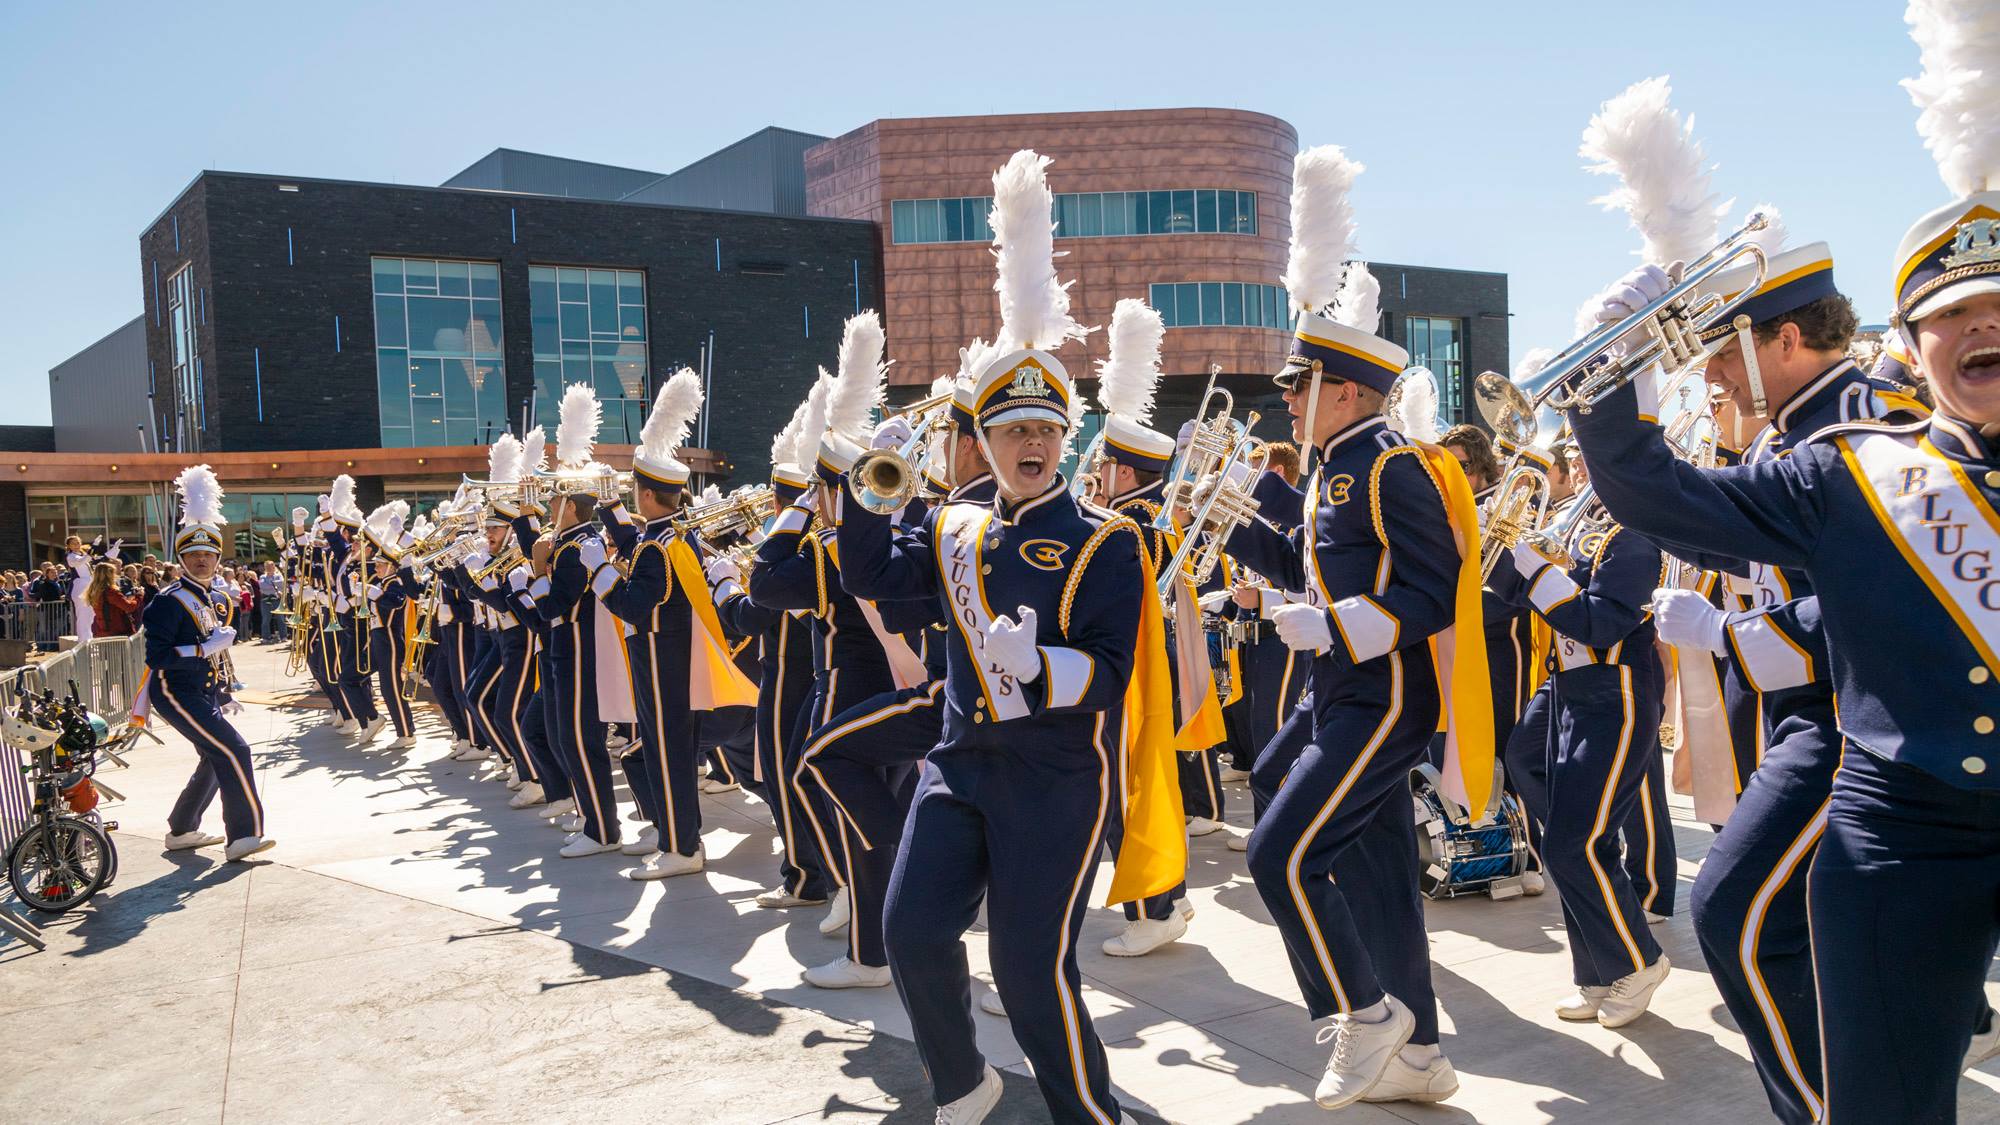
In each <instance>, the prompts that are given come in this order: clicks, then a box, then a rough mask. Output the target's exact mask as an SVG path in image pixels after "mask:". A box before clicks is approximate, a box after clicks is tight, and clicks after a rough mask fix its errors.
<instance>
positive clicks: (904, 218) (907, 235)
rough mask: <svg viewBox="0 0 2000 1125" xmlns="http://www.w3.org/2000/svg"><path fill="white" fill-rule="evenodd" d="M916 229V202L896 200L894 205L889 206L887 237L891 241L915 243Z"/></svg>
mask: <svg viewBox="0 0 2000 1125" xmlns="http://www.w3.org/2000/svg"><path fill="white" fill-rule="evenodd" d="M916 228H917V204H916V200H913V199H898V200H896V201H895V202H894V203H891V204H889V237H890V240H891V241H894V242H914V241H916V233H917V229H916Z"/></svg>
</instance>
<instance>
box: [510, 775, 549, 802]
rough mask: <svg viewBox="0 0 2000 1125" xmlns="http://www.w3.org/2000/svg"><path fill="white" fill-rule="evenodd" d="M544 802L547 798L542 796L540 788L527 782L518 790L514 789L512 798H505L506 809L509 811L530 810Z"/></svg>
mask: <svg viewBox="0 0 2000 1125" xmlns="http://www.w3.org/2000/svg"><path fill="white" fill-rule="evenodd" d="M546 800H548V798H546V797H544V796H542V787H541V786H539V785H536V784H535V783H534V782H532V781H529V782H525V783H523V784H522V786H521V787H520V788H519V789H516V790H515V791H514V795H513V796H512V797H509V798H507V807H508V808H510V809H531V808H534V807H535V806H536V805H539V804H542V803H543V802H544V801H546Z"/></svg>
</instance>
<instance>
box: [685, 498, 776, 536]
mask: <svg viewBox="0 0 2000 1125" xmlns="http://www.w3.org/2000/svg"><path fill="white" fill-rule="evenodd" d="M777 514H778V495H777V493H775V492H773V491H772V490H771V486H770V485H768V484H759V485H752V486H750V487H748V488H742V489H738V490H737V491H735V492H732V493H730V494H729V495H727V496H725V497H723V498H722V499H720V500H715V501H711V502H710V503H707V504H698V505H696V506H694V507H692V508H689V509H688V510H687V511H685V512H683V513H681V514H680V515H679V516H676V517H675V518H674V529H675V530H677V531H679V532H680V533H681V534H683V535H688V534H692V535H696V536H699V537H700V538H702V539H722V538H726V537H728V536H730V535H748V534H749V533H750V531H751V530H752V529H753V528H759V527H762V526H764V524H765V522H766V521H768V520H769V519H770V518H771V517H773V516H775V515H777Z"/></svg>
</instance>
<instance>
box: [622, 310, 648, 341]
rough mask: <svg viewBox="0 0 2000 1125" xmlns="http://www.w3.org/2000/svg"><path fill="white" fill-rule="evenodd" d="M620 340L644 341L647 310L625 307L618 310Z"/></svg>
mask: <svg viewBox="0 0 2000 1125" xmlns="http://www.w3.org/2000/svg"><path fill="white" fill-rule="evenodd" d="M618 338H619V339H621V340H644V339H645V338H646V310H645V309H644V308H643V307H639V308H635V307H633V306H631V305H623V306H620V307H619V309H618Z"/></svg>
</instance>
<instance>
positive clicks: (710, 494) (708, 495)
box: [701, 484, 722, 504]
mask: <svg viewBox="0 0 2000 1125" xmlns="http://www.w3.org/2000/svg"><path fill="white" fill-rule="evenodd" d="M720 499H722V487H721V486H720V485H714V484H711V485H709V486H708V487H707V488H704V489H702V490H701V502H702V503H704V504H713V503H715V502H716V501H718V500H720Z"/></svg>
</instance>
